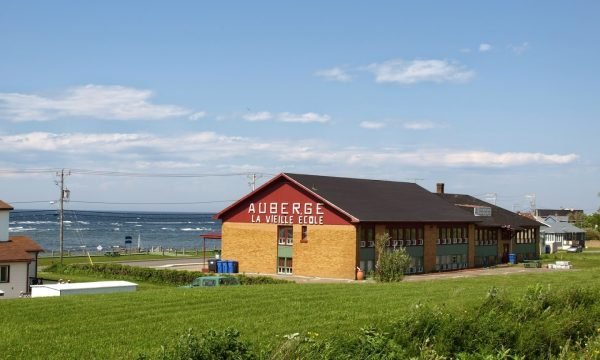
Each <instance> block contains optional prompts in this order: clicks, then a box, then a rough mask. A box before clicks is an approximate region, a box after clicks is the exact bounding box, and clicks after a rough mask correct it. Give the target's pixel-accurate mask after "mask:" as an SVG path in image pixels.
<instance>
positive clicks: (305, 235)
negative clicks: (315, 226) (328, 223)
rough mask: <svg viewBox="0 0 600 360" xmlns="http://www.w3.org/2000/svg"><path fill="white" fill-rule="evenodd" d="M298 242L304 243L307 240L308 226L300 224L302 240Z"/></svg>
mask: <svg viewBox="0 0 600 360" xmlns="http://www.w3.org/2000/svg"><path fill="white" fill-rule="evenodd" d="M300 242H303V243H306V242H308V227H307V226H302V240H300Z"/></svg>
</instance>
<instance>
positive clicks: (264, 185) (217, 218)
mask: <svg viewBox="0 0 600 360" xmlns="http://www.w3.org/2000/svg"><path fill="white" fill-rule="evenodd" d="M282 176H283V173H279V174H277V175H275V176H274V177H273V178H272V179H271V180H269V181H267V182H266V183H264V184H262V185H261V186H259V187H258V188H256V189H254V191H251V192H249V193H248V194H246V195H245V196H243V197H242V198H241V199H239V200H238V201H236V202H234V203H233V204H231V205H229V206H228V207H226V208H225V209H223V210H221V211H220V212H218V213H216V214H215V215H213V219H216V220H220V219H221V218H222V217H223V214H225V213H226V212H228V211H229V210H231V209H233V208H234V207H236V206H237V205H238V204H240V203H241V202H243V201H246V199H248V198H249V197H251V196H252V195H254V194H256V193H257V192H258V191H261V190H262V189H264V188H265V187H267V186H268V185H270V184H271V183H273V182H275V180H277V179H279V178H280V177H282Z"/></svg>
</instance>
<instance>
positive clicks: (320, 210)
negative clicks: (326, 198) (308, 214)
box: [317, 203, 324, 215]
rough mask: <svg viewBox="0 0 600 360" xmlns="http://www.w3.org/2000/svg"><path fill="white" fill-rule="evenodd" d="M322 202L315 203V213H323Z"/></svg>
mask: <svg viewBox="0 0 600 360" xmlns="http://www.w3.org/2000/svg"><path fill="white" fill-rule="evenodd" d="M323 214H324V213H323V203H317V215H323Z"/></svg>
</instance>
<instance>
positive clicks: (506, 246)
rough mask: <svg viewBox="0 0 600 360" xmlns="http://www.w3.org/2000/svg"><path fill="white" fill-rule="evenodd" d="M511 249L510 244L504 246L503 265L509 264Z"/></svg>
mask: <svg viewBox="0 0 600 360" xmlns="http://www.w3.org/2000/svg"><path fill="white" fill-rule="evenodd" d="M509 248H510V246H509V244H503V245H502V262H503V263H507V262H508V252H509V251H510V250H509Z"/></svg>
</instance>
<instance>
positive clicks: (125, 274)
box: [46, 263, 289, 286]
mask: <svg viewBox="0 0 600 360" xmlns="http://www.w3.org/2000/svg"><path fill="white" fill-rule="evenodd" d="M46 271H48V272H53V273H57V274H64V275H90V276H99V277H102V278H105V279H121V280H131V281H142V282H149V283H155V284H167V285H175V286H179V285H187V284H190V283H191V282H192V281H193V280H194V279H195V278H197V277H201V276H206V275H207V274H206V273H202V272H199V271H182V270H168V269H164V270H161V269H152V268H145V267H137V266H128V265H120V264H114V263H103V264H94V265H92V264H71V265H60V264H53V265H51V266H49V267H47V268H46ZM238 278H239V280H240V284H242V285H256V284H283V283H289V281H287V280H282V279H273V278H270V277H268V276H256V277H254V276H246V275H238Z"/></svg>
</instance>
